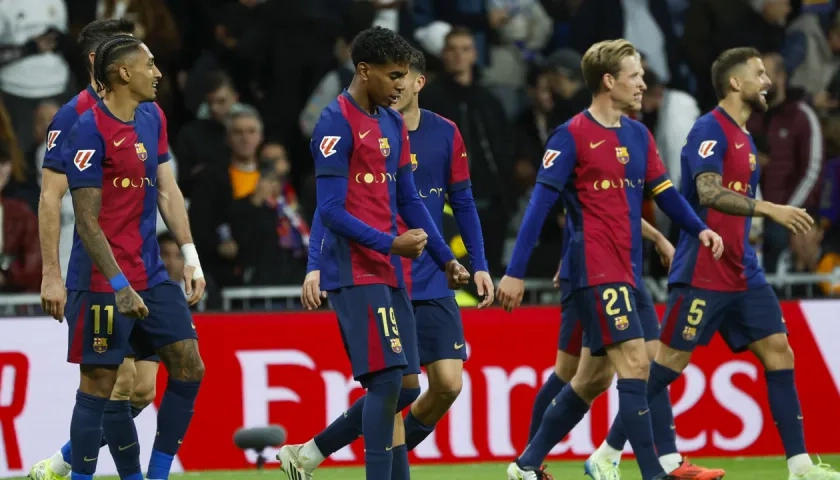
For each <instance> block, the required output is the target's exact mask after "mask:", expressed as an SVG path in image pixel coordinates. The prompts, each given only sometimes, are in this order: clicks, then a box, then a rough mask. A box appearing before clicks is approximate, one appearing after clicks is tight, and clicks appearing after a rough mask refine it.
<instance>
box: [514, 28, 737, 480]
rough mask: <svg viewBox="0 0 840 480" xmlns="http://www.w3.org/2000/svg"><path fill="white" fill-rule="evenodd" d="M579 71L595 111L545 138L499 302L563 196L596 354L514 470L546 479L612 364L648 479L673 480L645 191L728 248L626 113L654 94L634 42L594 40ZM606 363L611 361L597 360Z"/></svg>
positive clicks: (703, 236) (687, 225)
mask: <svg viewBox="0 0 840 480" xmlns="http://www.w3.org/2000/svg"><path fill="white" fill-rule="evenodd" d="M581 69H582V70H583V76H584V80H585V82H586V85H587V87H588V88H589V90H590V91H591V92H592V94H593V98H592V104H591V106H590V107H589V108H588V109H587V110H586V111H584V112H583V113H580V114H578V115H576V116H574V117H572V119H571V120H569V121H568V122H567V123H565V124H563V125H561V126H560V127H558V128H557V129H555V131H554V132H552V134H551V137H550V138H549V140H548V141H547V142H546V152H545V155H544V156H543V160H542V165H541V167H540V172H539V174H538V177H537V185H536V186H535V188H534V192H533V194H532V197H531V202H530V204H529V206H528V209H527V211H526V212H525V218H524V220H523V222H522V226H521V228H520V230H519V235H518V238H517V240H516V246H515V247H514V252H513V256H512V258H511V261H510V264H509V265H508V269H507V273H506V275H505V277H504V278H502V281H501V282H500V284H499V289H498V298H499V300H500V301H501V303H502V305H503V306H504V308H505V309H506V310H507V311H512V310H513V309H514V308H516V307H518V306H519V305H520V303H521V301H522V296H523V294H524V290H525V285H524V281H523V280H522V278H523V277H524V275H525V269H526V266H527V264H528V258H529V257H530V254H531V251H532V250H533V247H534V244H535V242H536V240H537V237H538V236H539V232H540V229H541V228H542V225H543V222H544V221H545V218H546V216H547V215H548V211H549V209H550V208H551V207H552V206H553V205H554V203H555V202H556V201H557V200H558V199H559V197H560V196H561V194H562V195H563V202H564V206H565V208H566V225H567V228H569V229H570V230H571V231H572V234H571V235H572V241H571V242H570V244H569V246H568V253H567V257H566V261H565V262H563V268H568V269H569V270H568V271H569V284H570V289H571V292H570V293H569V298H568V300H567V302H570V304H571V305H572V306H573V307H574V309H575V310H576V315H578V317H579V318H580V322H581V325H582V327H583V335H584V341H585V342H586V346H588V347H589V353H590V355H583V356H582V357H581V362H580V367H579V368H578V372H577V374H576V375H575V376H574V377H573V378H572V380H571V382H570V383H569V384H568V385H566V386H565V387H564V388H563V389H562V390H561V391H560V393H559V394H558V395H557V396H556V397H555V398H554V400H553V401H552V404H551V406H550V407H549V408H548V409H547V410H546V411H545V415H544V416H543V419H542V424H541V426H540V428H539V429H538V430H537V433H536V434H535V435H534V438H533V440H532V441H531V442H530V443H529V444H528V447H527V448H526V449H525V451H524V452H523V453H522V455H520V456H519V458H518V459H516V461H515V462H513V463H511V464H510V465H509V466H508V470H507V474H508V478H509V479H511V480H536V479H540V478H544V476H545V475H544V473H543V472H542V471H541V470H540V466H541V465H542V462H543V460H544V459H545V457H546V456H547V455H548V452H549V451H550V450H551V448H552V447H553V446H554V445H555V444H556V443H557V442H559V441H560V440H562V439H563V437H565V436H566V434H568V433H569V431H571V429H572V428H573V427H574V426H575V425H576V424H577V423H578V422H579V421H580V420H581V419H582V418H583V416H584V415H585V414H586V412H587V411H588V410H589V403H588V401H587V399H584V398H582V397H581V392H582V391H583V390H584V389H583V388H582V387H581V385H582V384H585V382H586V381H588V378H587V376H588V375H591V372H593V371H598V370H600V369H602V368H605V366H606V363H607V362H609V364H612V366H613V367H614V369H615V371H616V372H617V374H618V378H619V380H618V392H619V413H620V415H621V417H622V419H623V420H625V422H626V423H627V424H628V431H629V432H630V433H631V435H630V443H631V445H632V446H633V450H634V452H635V454H636V459H637V461H638V463H639V468H640V470H641V472H642V478H643V480H652V479H663V478H673V477H668V476H666V474H665V472H664V471H663V469H662V466H661V465H660V463H659V459H658V458H657V455H656V451H655V449H654V446H653V433H652V427H651V420H650V415H649V410H650V409H649V407H648V402H647V398H646V390H647V388H646V385H645V384H646V379H647V372H648V365H649V360H648V353H647V350H646V348H645V342H644V330H643V328H642V322H641V320H640V318H639V312H638V309H637V305H636V301H635V298H636V297H637V296H638V293H637V290H636V285H637V282H639V281H640V280H639V278H640V274H641V264H642V261H641V260H642V258H641V254H642V248H641V247H642V241H641V240H642V234H641V225H642V224H641V220H642V219H641V209H642V200H643V198H642V196H643V194H644V193H645V192H647V193H650V194H652V195H653V196H654V198H655V199H656V202H657V204H658V205H659V207H660V208H661V209H662V210H663V211H664V212H665V213H666V214H667V215H668V216H669V217H671V218H672V219H673V220H674V221H675V222H676V223H677V225H679V226H680V227H681V228H682V229H684V230H686V231H688V232H690V234H691V235H692V236H694V237H697V238H698V241H699V242H702V243H703V244H704V245H706V246H708V247H711V248H712V250H713V251H714V254H715V255H716V256H719V255H720V254H721V250H722V241H721V239H720V237H719V236H718V235H717V234H716V233H714V232H712V231H711V230H709V229H708V227H706V225H705V224H704V223H703V222H702V221H701V220H700V219H699V218H698V217H697V215H696V214H695V213H694V212H693V211H692V210H691V207H690V206H689V205H688V203H687V202H686V201H685V199H684V198H683V197H682V196H680V194H679V193H677V191H676V190H675V189H674V188H672V187H673V185H672V184H671V181H670V180H669V179H668V176H667V174H666V172H665V167H664V166H663V165H662V161H661V160H660V159H659V155H658V152H657V150H656V145H655V143H654V140H653V136H652V135H651V134H650V132H649V131H648V130H647V128H645V127H644V125H642V124H641V123H640V122H637V121H635V120H632V119H630V118H628V117H626V116H625V115H624V112H625V111H628V110H633V111H638V110H639V108H640V107H641V99H642V94H643V92H644V90H645V83H644V80H643V79H642V75H643V70H642V66H641V60H640V58H639V54H638V52H637V51H636V49H635V48H634V47H633V45H632V44H631V43H630V42H628V41H626V40H610V41H605V42H599V43H596V44H595V45H593V46H592V47H590V48H589V50H588V51H587V52H586V54H585V55H584V57H583V60H582V61H581ZM584 353H586V351H584ZM604 355H606V359H603V358H598V357H602V356H604ZM631 424H632V427H630V425H631Z"/></svg>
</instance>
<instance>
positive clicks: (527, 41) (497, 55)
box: [482, 0, 553, 119]
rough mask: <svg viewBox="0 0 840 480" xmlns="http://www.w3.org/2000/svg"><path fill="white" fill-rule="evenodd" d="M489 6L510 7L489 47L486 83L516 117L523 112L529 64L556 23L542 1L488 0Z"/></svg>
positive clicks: (510, 115)
mask: <svg viewBox="0 0 840 480" xmlns="http://www.w3.org/2000/svg"><path fill="white" fill-rule="evenodd" d="M487 8H488V10H490V11H494V10H498V9H502V10H505V9H507V11H508V12H509V15H507V16H506V17H505V20H504V22H502V23H501V24H499V25H497V26H496V27H495V29H494V32H495V37H496V41H495V42H493V43H492V44H491V45H490V47H489V48H490V61H489V63H488V65H487V67H486V68H485V69H484V71H483V77H482V83H483V84H484V85H485V86H486V87H487V88H489V89H490V91H492V92H493V93H494V94H495V95H496V97H497V98H498V99H499V101H500V102H501V103H502V106H503V107H504V109H505V112H506V113H507V115H508V118H511V119H513V118H515V117H516V116H517V115H519V113H520V112H521V111H522V107H523V103H524V98H523V96H524V91H523V90H524V87H525V82H526V76H527V72H528V65H529V64H531V63H534V62H535V61H536V60H537V56H538V54H539V52H540V51H542V49H543V48H545V46H546V45H547V44H548V41H549V39H550V38H551V34H552V28H553V24H552V21H551V18H550V17H549V16H548V14H547V13H546V11H545V9H543V7H542V5H541V4H540V2H539V0H487Z"/></svg>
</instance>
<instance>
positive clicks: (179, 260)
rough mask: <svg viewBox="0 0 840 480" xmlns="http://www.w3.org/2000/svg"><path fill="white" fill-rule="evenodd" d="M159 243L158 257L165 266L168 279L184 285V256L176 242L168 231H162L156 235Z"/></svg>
mask: <svg viewBox="0 0 840 480" xmlns="http://www.w3.org/2000/svg"><path fill="white" fill-rule="evenodd" d="M157 239H158V244H159V245H160V259H161V260H163V265H164V266H165V267H166V273H168V274H169V279H170V280H172V281H173V282H176V283H178V284H179V285H181V288H183V287H184V256H183V255H182V254H181V249H180V247H178V242H176V241H175V237H174V236H172V234H171V233H170V232H163V233H161V234H160V235H158V237H157Z"/></svg>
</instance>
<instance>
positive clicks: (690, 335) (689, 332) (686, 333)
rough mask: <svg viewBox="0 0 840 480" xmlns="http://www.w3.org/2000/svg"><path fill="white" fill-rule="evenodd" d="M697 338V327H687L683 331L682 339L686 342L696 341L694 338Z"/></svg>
mask: <svg viewBox="0 0 840 480" xmlns="http://www.w3.org/2000/svg"><path fill="white" fill-rule="evenodd" d="M696 336H697V329H696V328H695V327H688V326H686V327H685V328H684V329H683V332H682V337H683V338H684V339H686V341H688V342H690V341H692V340H694V337H696Z"/></svg>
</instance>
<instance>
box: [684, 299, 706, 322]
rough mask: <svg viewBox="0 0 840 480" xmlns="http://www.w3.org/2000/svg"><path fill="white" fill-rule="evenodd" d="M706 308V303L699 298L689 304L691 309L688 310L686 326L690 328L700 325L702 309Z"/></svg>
mask: <svg viewBox="0 0 840 480" xmlns="http://www.w3.org/2000/svg"><path fill="white" fill-rule="evenodd" d="M704 308H706V301H705V300H702V299H700V298H695V299H694V301H693V302H691V307H690V308H689V309H688V318H687V319H686V320H688V324H689V325H691V326H692V327H696V326H697V325H700V322H702V321H703V309H704Z"/></svg>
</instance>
